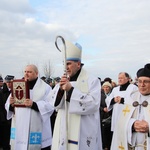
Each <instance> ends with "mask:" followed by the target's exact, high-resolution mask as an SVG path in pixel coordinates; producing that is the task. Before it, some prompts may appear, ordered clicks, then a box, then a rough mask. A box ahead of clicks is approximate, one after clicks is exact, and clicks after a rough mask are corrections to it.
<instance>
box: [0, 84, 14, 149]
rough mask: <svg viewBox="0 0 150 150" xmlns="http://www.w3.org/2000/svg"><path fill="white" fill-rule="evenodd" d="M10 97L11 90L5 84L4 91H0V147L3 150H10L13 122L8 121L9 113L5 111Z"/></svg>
mask: <svg viewBox="0 0 150 150" xmlns="http://www.w3.org/2000/svg"><path fill="white" fill-rule="evenodd" d="M9 95H10V90H9V89H8V88H7V85H6V83H4V85H3V89H2V90H1V91H0V145H1V146H2V148H3V150H10V129H11V120H7V118H6V115H7V112H6V110H5V103H6V101H7V98H8V96H9Z"/></svg>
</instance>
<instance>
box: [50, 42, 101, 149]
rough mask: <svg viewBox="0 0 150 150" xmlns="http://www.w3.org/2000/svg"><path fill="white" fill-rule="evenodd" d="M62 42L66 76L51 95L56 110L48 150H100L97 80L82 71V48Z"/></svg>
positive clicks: (99, 88) (98, 90)
mask: <svg viewBox="0 0 150 150" xmlns="http://www.w3.org/2000/svg"><path fill="white" fill-rule="evenodd" d="M65 43H66V65H67V67H66V69H67V70H66V71H67V75H63V76H62V77H61V79H60V82H59V84H57V85H56V86H55V88H54V89H53V94H52V95H51V97H52V99H53V101H54V106H55V108H56V110H57V111H58V113H57V117H56V121H55V127H54V133H53V142H52V150H91V149H92V150H102V143H101V133H100V120H99V107H100V97H101V94H100V91H101V86H100V81H99V79H98V78H97V77H94V76H92V75H89V74H88V73H87V71H86V70H85V69H84V68H83V64H82V63H81V53H82V47H81V46H80V45H79V44H73V43H71V42H69V41H67V40H66V41H65ZM65 92H66V98H65Z"/></svg>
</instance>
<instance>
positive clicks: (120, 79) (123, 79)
mask: <svg viewBox="0 0 150 150" xmlns="http://www.w3.org/2000/svg"><path fill="white" fill-rule="evenodd" d="M128 81H129V78H128V77H126V76H125V73H120V74H119V76H118V85H124V84H125V83H127V82H128Z"/></svg>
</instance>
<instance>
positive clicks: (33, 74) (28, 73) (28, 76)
mask: <svg viewBox="0 0 150 150" xmlns="http://www.w3.org/2000/svg"><path fill="white" fill-rule="evenodd" d="M37 77H38V72H37V71H36V69H34V67H33V66H32V65H31V66H30V65H29V66H27V67H26V68H25V71H24V78H25V80H29V81H32V80H35V79H36V78H37Z"/></svg>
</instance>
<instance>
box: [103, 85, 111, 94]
mask: <svg viewBox="0 0 150 150" xmlns="http://www.w3.org/2000/svg"><path fill="white" fill-rule="evenodd" d="M103 90H104V93H105V94H108V93H109V92H110V90H111V88H110V87H109V86H107V85H105V86H103Z"/></svg>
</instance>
